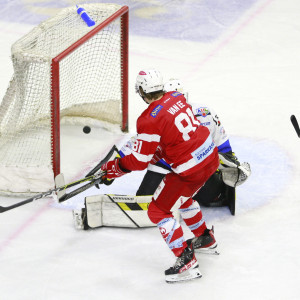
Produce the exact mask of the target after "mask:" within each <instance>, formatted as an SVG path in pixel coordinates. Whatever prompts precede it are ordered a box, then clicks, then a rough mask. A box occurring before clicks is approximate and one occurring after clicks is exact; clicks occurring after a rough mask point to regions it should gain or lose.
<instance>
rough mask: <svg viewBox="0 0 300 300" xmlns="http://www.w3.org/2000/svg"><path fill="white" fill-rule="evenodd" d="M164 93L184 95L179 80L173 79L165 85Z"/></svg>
mask: <svg viewBox="0 0 300 300" xmlns="http://www.w3.org/2000/svg"><path fill="white" fill-rule="evenodd" d="M164 91H165V92H173V91H177V92H179V93H182V94H183V86H182V83H181V81H180V80H179V79H174V78H171V79H170V80H169V81H167V82H166V83H165V84H164Z"/></svg>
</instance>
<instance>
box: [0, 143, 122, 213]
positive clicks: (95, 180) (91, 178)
mask: <svg viewBox="0 0 300 300" xmlns="http://www.w3.org/2000/svg"><path fill="white" fill-rule="evenodd" d="M115 151H117V152H118V149H117V147H116V146H115V145H114V146H113V147H112V148H111V150H110V151H109V153H108V154H107V155H106V156H105V158H104V159H103V160H102V161H100V163H99V164H97V166H96V167H95V168H94V169H93V170H92V171H90V172H89V173H88V174H87V175H86V177H84V178H82V179H79V180H77V181H74V182H72V183H69V184H65V185H62V186H59V187H56V188H54V189H51V190H49V191H47V192H44V193H40V194H37V195H35V196H33V197H31V198H29V199H26V200H23V201H21V202H18V203H15V204H13V205H10V206H0V213H3V212H6V211H8V210H11V209H14V208H17V207H19V206H23V205H25V204H27V203H31V202H33V201H35V200H38V199H43V198H46V197H47V196H51V195H52V193H55V192H56V193H57V192H59V191H63V190H66V189H69V188H71V187H74V186H76V185H78V184H81V183H84V182H88V181H89V183H87V184H85V185H83V186H81V187H79V188H78V189H76V190H74V191H72V192H70V193H68V194H64V195H63V196H62V197H61V198H60V199H59V202H62V201H66V200H68V199H70V198H71V197H74V196H75V195H77V194H79V193H82V192H83V191H85V190H87V189H88V188H90V187H92V186H93V185H95V184H97V183H102V181H101V177H102V176H103V175H104V173H100V174H97V175H94V173H95V172H96V170H98V169H100V168H101V166H102V165H103V164H104V163H106V162H107V161H108V160H109V159H110V158H111V157H112V155H113V153H114V152H115Z"/></svg>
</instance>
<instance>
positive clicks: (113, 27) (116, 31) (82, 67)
mask: <svg viewBox="0 0 300 300" xmlns="http://www.w3.org/2000/svg"><path fill="white" fill-rule="evenodd" d="M84 8H85V9H86V11H87V12H88V14H89V15H90V17H91V18H92V19H93V20H94V21H95V22H96V25H95V26H93V27H88V26H87V25H86V24H85V22H84V21H83V20H82V19H81V18H80V16H79V15H78V14H77V12H76V7H75V6H74V7H70V8H65V9H63V10H62V11H61V12H60V13H59V14H57V15H56V16H54V17H52V18H50V19H48V20H46V21H44V22H43V23H41V24H40V25H39V26H37V27H35V28H34V29H33V30H32V31H31V32H29V33H28V34H27V35H25V36H24V37H22V38H21V39H20V40H18V41H17V42H15V43H14V44H13V46H12V53H11V58H12V62H13V67H14V75H13V78H12V79H11V81H10V84H9V87H8V89H7V91H6V94H5V96H4V98H3V100H2V102H1V105H0V193H21V194H24V193H29V194H30V193H35V192H43V191H45V189H50V188H53V185H54V182H53V177H54V176H53V164H54V161H55V159H56V157H59V155H60V153H59V151H60V150H59V148H57V147H56V148H55V146H53V143H54V142H53V141H54V140H55V139H59V138H60V136H59V133H60V124H61V123H66V122H67V123H68V121H67V120H70V122H69V123H68V124H76V122H78V123H79V124H85V125H89V122H91V124H95V120H99V122H100V121H101V122H102V123H101V124H103V122H104V124H106V123H110V124H116V125H117V126H119V125H120V124H121V122H122V85H121V81H122V79H123V75H122V55H121V47H122V43H121V31H122V30H121V26H122V21H121V20H120V18H116V19H115V20H113V21H112V22H110V23H109V24H108V25H107V26H105V27H104V28H103V29H101V30H100V31H98V32H96V33H95V34H92V35H91V37H90V38H89V39H88V40H86V41H85V42H83V43H79V44H80V45H79V46H78V45H77V44H78V41H79V40H80V39H82V38H83V37H85V36H86V35H87V34H89V33H90V32H91V31H93V30H94V29H95V28H96V27H97V26H98V25H99V24H101V23H102V22H103V21H105V20H107V19H108V18H109V17H110V16H111V15H113V14H114V13H116V12H117V11H118V10H119V9H120V8H121V6H119V5H115V4H85V5H84ZM74 45H77V46H76V47H74V49H72V51H69V50H68V49H70V47H71V48H72V47H73V46H74ZM64 51H67V52H68V55H66V56H65V57H64V58H63V59H62V60H61V61H59V73H58V72H57V70H55V69H53V65H52V60H53V59H54V58H56V57H57V56H58V55H60V54H61V53H63V52H64ZM55 80H56V82H59V84H58V86H57V87H55V86H53V82H54V81H55ZM54 94H56V95H59V104H58V105H57V104H54V103H53V101H54V100H53V99H54V98H55V97H54ZM55 105H56V106H55ZM57 106H58V111H59V114H57V109H55V107H57ZM58 119H59V120H58ZM63 120H64V122H62V121H63ZM87 155H88V153H87Z"/></svg>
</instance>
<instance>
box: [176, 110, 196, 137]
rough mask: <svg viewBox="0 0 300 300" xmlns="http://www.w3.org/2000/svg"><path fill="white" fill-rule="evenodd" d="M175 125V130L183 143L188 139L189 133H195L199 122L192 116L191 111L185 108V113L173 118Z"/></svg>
mask: <svg viewBox="0 0 300 300" xmlns="http://www.w3.org/2000/svg"><path fill="white" fill-rule="evenodd" d="M183 121H185V122H183ZM193 124H194V125H195V126H193ZM175 125H176V127H177V129H178V130H179V131H180V132H181V133H182V138H183V139H184V140H185V141H188V140H189V139H190V136H189V133H190V132H191V131H195V130H196V129H197V127H198V126H199V125H200V122H199V121H198V120H197V119H196V117H195V116H194V115H193V112H192V111H191V109H190V108H187V110H186V113H184V112H182V113H180V114H179V115H178V116H177V117H176V118H175Z"/></svg>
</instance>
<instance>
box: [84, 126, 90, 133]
mask: <svg viewBox="0 0 300 300" xmlns="http://www.w3.org/2000/svg"><path fill="white" fill-rule="evenodd" d="M83 132H84V133H90V132H91V127H90V126H84V127H83Z"/></svg>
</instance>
